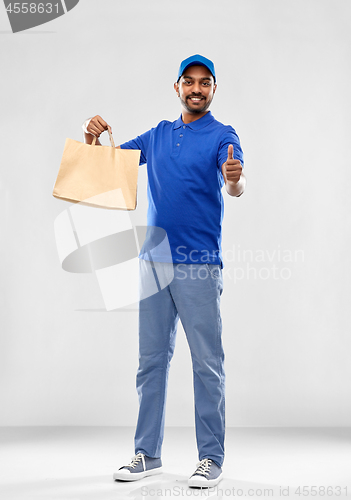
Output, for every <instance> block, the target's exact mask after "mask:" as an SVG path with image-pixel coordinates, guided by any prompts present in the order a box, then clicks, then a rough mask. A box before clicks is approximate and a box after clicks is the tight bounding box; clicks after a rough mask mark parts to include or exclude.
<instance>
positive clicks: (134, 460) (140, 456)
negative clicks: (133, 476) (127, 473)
mask: <svg viewBox="0 0 351 500" xmlns="http://www.w3.org/2000/svg"><path fill="white" fill-rule="evenodd" d="M140 460H141V461H142V462H143V470H145V458H144V455H143V454H142V453H137V454H136V455H135V456H134V457H133V458H132V461H131V462H130V464H128V465H125V466H124V467H131V468H132V469H134V467H136V466H137V465H138V463H139V462H140Z"/></svg>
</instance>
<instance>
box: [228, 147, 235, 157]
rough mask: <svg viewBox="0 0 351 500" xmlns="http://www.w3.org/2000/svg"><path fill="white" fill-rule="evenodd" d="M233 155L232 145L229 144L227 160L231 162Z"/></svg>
mask: <svg viewBox="0 0 351 500" xmlns="http://www.w3.org/2000/svg"><path fill="white" fill-rule="evenodd" d="M233 153H234V148H233V145H232V144H230V145H229V146H228V160H233Z"/></svg>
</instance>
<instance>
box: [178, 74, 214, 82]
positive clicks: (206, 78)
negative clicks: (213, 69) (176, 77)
mask: <svg viewBox="0 0 351 500" xmlns="http://www.w3.org/2000/svg"><path fill="white" fill-rule="evenodd" d="M182 76H183V78H190V80H194V77H193V76H188V75H182ZM200 80H209V81H211V78H210V77H208V76H205V77H203V78H200Z"/></svg>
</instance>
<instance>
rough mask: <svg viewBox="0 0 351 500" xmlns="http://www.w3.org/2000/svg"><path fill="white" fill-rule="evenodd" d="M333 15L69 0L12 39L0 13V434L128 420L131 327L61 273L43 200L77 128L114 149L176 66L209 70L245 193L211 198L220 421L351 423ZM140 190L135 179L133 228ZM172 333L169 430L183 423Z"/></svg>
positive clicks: (344, 44)
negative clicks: (91, 127)
mask: <svg viewBox="0 0 351 500" xmlns="http://www.w3.org/2000/svg"><path fill="white" fill-rule="evenodd" d="M0 7H1V6H0ZM350 18H351V3H350V2H349V0H347V1H346V0H338V1H337V2H335V1H332V0H329V1H326V0H323V1H322V0H308V1H306V0H294V1H287V0H230V1H229V0H226V1H225V0H219V1H217V2H216V3H214V2H213V1H212V0H211V1H209V0H201V1H197V0H192V1H189V0H187V1H184V0H178V1H177V2H173V1H168V0H162V1H161V0H132V1H130V2H122V1H116V0H100V1H93V0H84V1H83V0H82V1H81V2H80V3H79V4H78V5H77V7H75V8H74V9H73V10H72V11H71V12H69V13H68V14H67V15H65V16H62V17H61V18H58V19H56V20H54V21H52V22H51V23H49V24H45V25H42V26H39V27H38V28H33V29H32V30H30V31H28V32H23V33H19V34H16V35H14V34H12V33H11V32H10V26H9V22H8V19H7V17H6V13H5V9H4V8H3V7H1V8H0V54H1V55H0V58H1V59H0V67H1V73H2V77H1V81H0V86H1V110H2V113H1V124H0V127H1V144H2V145H1V149H0V151H1V171H0V172H1V173H0V203H1V210H0V227H1V260H0V266H1V269H0V271H1V284H2V286H1V304H2V306H1V324H2V327H1V337H0V343H1V344H0V400H1V413H0V425H134V424H135V421H136V415H137V396H136V392H135V389H134V384H135V371H136V367H137V362H138V359H137V313H136V312H135V311H132V310H129V311H126V310H124V311H118V312H110V313H107V312H101V311H100V312H99V311H95V312H92V311H89V309H90V310H94V309H95V310H98V309H102V308H103V302H102V298H101V294H100V291H99V289H98V286H97V282H96V279H95V278H94V276H93V275H77V274H69V273H66V272H64V271H63V270H62V269H61V268H60V264H59V261H58V256H57V251H56V244H55V239H54V231H53V224H54V220H55V218H56V217H57V215H58V214H59V213H61V212H62V211H63V210H65V209H67V207H68V204H67V203H65V202H62V201H58V200H56V199H54V198H53V197H52V195H51V193H52V188H53V184H54V181H55V178H56V175H57V172H58V167H59V164H60V159H61V155H62V151H63V147H64V142H65V138H66V137H71V138H72V139H77V140H81V138H82V135H81V128H80V126H81V123H82V122H83V121H84V120H85V119H86V118H87V117H89V116H93V115H95V114H100V115H101V116H103V117H104V118H105V120H106V121H107V122H108V123H110V124H111V126H112V129H113V133H114V137H115V141H116V143H121V142H123V141H125V140H128V139H130V138H133V137H134V136H136V135H138V134H139V133H142V132H144V131H146V130H148V129H149V128H151V127H152V126H155V125H156V124H157V123H158V122H159V121H160V120H162V119H169V120H175V119H176V118H177V117H178V116H179V114H180V109H179V103H178V100H177V97H176V95H175V92H174V90H173V82H174V80H175V78H176V73H177V69H178V66H179V63H180V61H181V60H182V59H184V58H185V57H188V56H189V55H192V54H194V53H201V54H203V55H205V56H207V57H209V58H210V59H212V60H213V61H214V62H215V65H216V71H217V75H218V89H217V93H216V96H215V99H214V102H213V106H212V108H211V109H212V111H213V114H214V115H215V117H216V118H217V119H218V120H220V121H222V122H223V123H225V124H232V125H233V126H234V128H235V129H236V130H237V132H238V134H239V136H240V139H241V142H242V146H243V149H244V153H245V161H246V175H247V178H248V184H247V191H246V193H245V194H244V196H243V197H241V198H238V199H234V198H231V197H229V196H228V195H227V194H226V193H224V195H225V196H224V197H225V220H224V227H223V231H224V237H223V250H224V254H225V255H226V262H225V270H226V274H225V290H224V294H223V301H222V311H223V323H224V334H223V335H224V343H225V349H226V370H227V425H228V426H245V425H246V426H346V425H349V424H350V416H351V398H350V394H349V381H350V376H351V363H350V349H351V340H350V336H349V316H350V313H349V300H350V291H349V290H350V284H349V283H350V270H349V269H350V266H349V245H350V224H349V220H348V219H349V212H350V202H349V183H350V180H351V175H350V171H349V166H350V133H351V123H350V91H349V89H350V46H351V30H350ZM103 140H104V141H105V144H107V138H104V139H103ZM145 189H146V168H145V167H142V168H141V169H140V181H139V206H138V209H137V212H136V213H135V214H133V217H134V221H138V222H140V221H143V220H144V219H145V213H146V195H145ZM244 251H246V253H245V254H244V253H243V252H244ZM296 251H297V253H296V254H295V252H296ZM230 252H231V253H230ZM234 252H236V254H237V255H236V259H235V260H233V253H234ZM250 252H252V253H250ZM283 256H285V259H286V260H287V258H288V257H289V256H290V260H289V261H287V262H285V261H283ZM273 266H274V269H275V270H274V269H273ZM234 272H236V273H237V277H241V279H234ZM274 273H275V274H274ZM178 333H179V334H178V342H177V348H176V353H175V358H174V360H173V364H172V369H171V374H170V386H169V394H168V407H167V425H193V421H194V418H193V403H192V401H193V396H192V375H191V365H190V357H189V353H188V348H187V345H186V341H185V340H184V332H183V331H182V329H181V328H179V332H178Z"/></svg>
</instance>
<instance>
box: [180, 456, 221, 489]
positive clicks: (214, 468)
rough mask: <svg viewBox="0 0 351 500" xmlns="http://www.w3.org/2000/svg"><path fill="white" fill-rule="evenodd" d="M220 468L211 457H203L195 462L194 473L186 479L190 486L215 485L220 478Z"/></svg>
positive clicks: (208, 486) (204, 486)
mask: <svg viewBox="0 0 351 500" xmlns="http://www.w3.org/2000/svg"><path fill="white" fill-rule="evenodd" d="M222 475H223V473H222V469H221V467H218V465H217V464H215V463H214V462H213V461H212V460H211V459H209V458H204V459H203V460H201V462H199V463H198V464H197V469H196V471H195V472H194V474H193V475H192V476H191V477H190V478H189V479H188V486H190V487H192V488H210V487H213V486H216V485H217V484H218V483H219V481H220V480H221V479H222Z"/></svg>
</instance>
